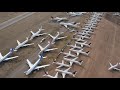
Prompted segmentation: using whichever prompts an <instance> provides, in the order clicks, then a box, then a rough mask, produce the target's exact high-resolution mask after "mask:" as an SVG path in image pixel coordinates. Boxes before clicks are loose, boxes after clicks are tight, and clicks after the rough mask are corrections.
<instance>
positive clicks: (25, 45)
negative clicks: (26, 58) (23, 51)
mask: <svg viewBox="0 0 120 90" xmlns="http://www.w3.org/2000/svg"><path fill="white" fill-rule="evenodd" d="M28 41H29V39H28V37H26V40H25V41H23V42H22V43H20V42H19V41H18V40H17V43H18V46H16V48H15V50H14V51H17V50H18V49H19V48H22V47H27V46H30V45H33V44H34V43H31V44H26V43H28Z"/></svg>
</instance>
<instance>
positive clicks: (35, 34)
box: [30, 26, 47, 40]
mask: <svg viewBox="0 0 120 90" xmlns="http://www.w3.org/2000/svg"><path fill="white" fill-rule="evenodd" d="M43 30H44V29H42V26H41V28H40V29H39V30H38V31H37V32H35V33H34V32H33V31H30V32H31V34H32V36H31V37H30V40H32V39H34V38H35V37H38V36H42V35H45V34H47V33H42V34H40V33H41V31H43Z"/></svg>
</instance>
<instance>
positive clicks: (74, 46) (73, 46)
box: [67, 44, 82, 49]
mask: <svg viewBox="0 0 120 90" xmlns="http://www.w3.org/2000/svg"><path fill="white" fill-rule="evenodd" d="M67 46H69V47H71V48H77V49H81V48H82V47H79V46H77V45H76V44H75V45H67Z"/></svg>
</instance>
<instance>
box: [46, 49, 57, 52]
mask: <svg viewBox="0 0 120 90" xmlns="http://www.w3.org/2000/svg"><path fill="white" fill-rule="evenodd" d="M55 49H58V48H52V49H47V50H45V51H46V52H49V51H52V50H55Z"/></svg>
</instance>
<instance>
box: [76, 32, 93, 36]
mask: <svg viewBox="0 0 120 90" xmlns="http://www.w3.org/2000/svg"><path fill="white" fill-rule="evenodd" d="M77 34H78V35H87V36H91V35H90V34H89V33H88V32H86V31H83V32H78V33H77Z"/></svg>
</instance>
